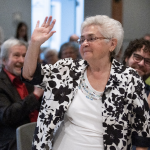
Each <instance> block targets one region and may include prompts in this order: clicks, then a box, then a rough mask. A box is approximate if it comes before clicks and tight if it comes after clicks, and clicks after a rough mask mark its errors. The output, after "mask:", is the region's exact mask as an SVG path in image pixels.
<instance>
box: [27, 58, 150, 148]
mask: <svg viewBox="0 0 150 150" xmlns="http://www.w3.org/2000/svg"><path fill="white" fill-rule="evenodd" d="M87 65H88V64H87V63H86V61H84V60H76V61H73V60H72V59H63V60H60V61H58V62H57V63H56V64H55V65H40V66H38V67H37V69H36V72H35V75H34V78H33V80H32V81H30V83H32V84H40V87H41V88H43V89H44V90H45V92H44V96H43V101H42V104H41V110H40V113H39V117H38V121H37V126H36V129H35V134H34V141H33V150H43V149H45V146H47V145H49V147H50V148H52V147H51V146H52V142H53V135H54V132H55V130H56V129H57V128H58V127H59V124H60V122H61V121H62V120H63V117H64V113H65V112H66V111H67V109H68V107H69V105H70V104H71V102H72V100H73V99H74V96H75V94H76V92H77V90H78V85H79V84H80V79H81V75H82V74H83V73H84V71H85V69H86V67H87ZM144 88H145V85H144V83H143V82H142V80H141V78H140V77H139V75H138V74H137V73H136V72H135V70H133V69H131V68H129V67H125V66H123V65H122V64H120V63H119V62H117V61H116V60H115V59H113V61H112V66H111V72H110V78H109V80H108V82H107V85H106V87H105V90H104V94H103V96H102V117H103V130H104V135H103V142H104V149H105V150H131V149H132V144H133V145H136V146H139V147H148V146H150V127H149V125H150V124H149V113H148V112H149V108H148V104H147V97H146V94H145V89H144Z"/></svg>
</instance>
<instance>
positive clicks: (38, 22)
mask: <svg viewBox="0 0 150 150" xmlns="http://www.w3.org/2000/svg"><path fill="white" fill-rule="evenodd" d="M39 24H40V21H39V20H38V21H37V23H36V28H38V27H39Z"/></svg>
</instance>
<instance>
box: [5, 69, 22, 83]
mask: <svg viewBox="0 0 150 150" xmlns="http://www.w3.org/2000/svg"><path fill="white" fill-rule="evenodd" d="M3 70H4V72H5V73H6V74H7V76H8V77H9V79H10V81H11V82H12V83H14V81H19V78H18V77H16V76H15V75H13V74H11V73H10V72H9V71H8V70H6V69H5V68H3Z"/></svg>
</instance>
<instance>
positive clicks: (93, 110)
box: [53, 73, 104, 150]
mask: <svg viewBox="0 0 150 150" xmlns="http://www.w3.org/2000/svg"><path fill="white" fill-rule="evenodd" d="M85 83H86V85H88V87H89V89H90V90H91V91H92V92H93V91H94V92H95V93H96V94H98V95H101V94H102V93H101V92H98V91H95V90H94V89H93V88H92V87H91V86H90V84H89V82H88V79H87V77H86V73H85ZM101 107H102V102H101V100H100V99H98V100H90V99H89V98H87V97H86V95H85V93H83V91H82V90H81V89H80V88H79V90H78V92H77V94H76V96H75V98H74V100H73V102H72V104H71V105H70V107H69V108H68V111H67V113H66V114H65V118H64V126H62V127H61V128H60V129H59V131H58V133H57V134H56V137H55V142H54V146H53V150H104V148H103V127H102V111H101Z"/></svg>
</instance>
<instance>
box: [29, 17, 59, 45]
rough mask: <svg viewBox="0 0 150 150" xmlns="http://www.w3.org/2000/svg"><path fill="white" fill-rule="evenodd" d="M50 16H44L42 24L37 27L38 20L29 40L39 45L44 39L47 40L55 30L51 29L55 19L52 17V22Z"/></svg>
mask: <svg viewBox="0 0 150 150" xmlns="http://www.w3.org/2000/svg"><path fill="white" fill-rule="evenodd" d="M51 21H52V16H50V17H49V18H48V17H46V18H45V20H44V22H43V24H42V26H41V27H39V23H40V22H39V21H38V22H37V24H36V28H35V29H34V31H33V34H32V36H31V42H33V43H34V44H36V45H39V46H41V45H42V44H43V43H44V42H45V41H47V40H48V39H49V38H50V37H51V36H52V35H53V34H54V33H55V32H56V31H51V30H52V29H53V27H54V24H55V22H56V20H55V19H54V20H53V21H52V22H51Z"/></svg>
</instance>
